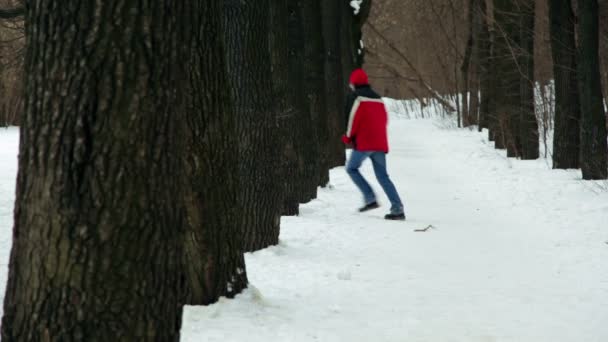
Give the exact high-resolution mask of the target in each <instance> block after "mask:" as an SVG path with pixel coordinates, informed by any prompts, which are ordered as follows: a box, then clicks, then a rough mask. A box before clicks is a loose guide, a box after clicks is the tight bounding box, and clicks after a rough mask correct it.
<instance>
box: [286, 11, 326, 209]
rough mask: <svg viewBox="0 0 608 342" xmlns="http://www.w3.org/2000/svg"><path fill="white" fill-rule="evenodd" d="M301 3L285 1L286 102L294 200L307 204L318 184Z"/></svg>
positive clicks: (317, 162) (314, 127)
mask: <svg viewBox="0 0 608 342" xmlns="http://www.w3.org/2000/svg"><path fill="white" fill-rule="evenodd" d="M304 1H308V0H294V1H289V2H288V11H289V22H288V34H289V46H288V47H289V83H290V85H291V86H290V92H289V95H290V96H289V100H290V103H291V104H292V106H293V109H294V115H295V116H296V122H297V126H298V130H297V131H296V132H294V134H295V135H297V140H296V142H295V144H296V146H295V147H296V149H297V154H298V168H299V170H300V175H299V177H298V179H297V185H296V186H297V187H298V193H297V196H298V201H299V202H300V203H307V202H309V201H310V200H311V199H313V198H316V196H317V186H318V185H319V182H318V180H319V152H318V151H319V146H318V144H317V142H316V140H315V139H316V126H315V123H314V121H313V117H312V112H311V106H310V99H309V96H310V95H309V94H308V91H309V89H308V86H307V77H308V76H307V75H306V70H305V69H304V68H303V65H304V64H305V61H306V55H305V53H306V50H305V45H306V37H305V30H304V22H303V19H304V18H303V6H304Z"/></svg>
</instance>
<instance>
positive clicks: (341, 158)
mask: <svg viewBox="0 0 608 342" xmlns="http://www.w3.org/2000/svg"><path fill="white" fill-rule="evenodd" d="M341 8H342V6H341V3H340V2H338V1H322V10H321V12H322V17H323V25H322V26H323V41H324V43H325V94H326V99H327V117H328V127H329V137H328V139H329V146H328V148H329V157H328V158H329V167H336V166H343V165H344V163H345V161H346V160H345V153H344V144H343V143H342V141H341V140H340V137H341V136H342V134H343V133H344V132H345V131H346V129H345V127H346V123H345V122H344V113H343V110H344V103H345V101H346V87H347V83H348V79H346V77H345V75H344V73H343V69H342V63H341V62H342V61H341V58H340V56H341V53H340V51H341V38H340V27H341V24H340V19H341Z"/></svg>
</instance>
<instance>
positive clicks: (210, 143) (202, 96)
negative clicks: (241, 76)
mask: <svg viewBox="0 0 608 342" xmlns="http://www.w3.org/2000/svg"><path fill="white" fill-rule="evenodd" d="M195 3H196V4H198V6H197V5H194V6H196V8H195V10H193V11H192V12H190V13H189V14H190V16H189V17H187V18H184V19H188V20H190V27H191V28H193V30H192V35H193V37H192V48H191V49H190V60H189V61H188V63H185V64H186V65H187V67H188V68H189V76H190V79H189V80H190V82H189V84H188V85H189V89H188V90H189V91H188V92H187V94H188V102H187V104H188V108H187V112H186V120H185V122H184V124H185V125H184V132H185V137H186V138H187V144H186V146H187V147H186V148H187V155H186V156H187V157H186V158H185V160H184V163H185V166H184V170H185V171H186V172H187V176H188V177H186V179H187V180H188V183H187V184H186V186H185V195H184V200H185V205H184V207H185V209H186V212H187V218H188V231H187V234H186V237H185V245H184V248H183V250H184V267H185V270H186V279H187V282H188V293H187V294H186V303H187V304H191V305H206V304H210V303H213V302H215V301H217V300H218V298H219V297H220V296H225V297H229V298H231V297H234V296H235V295H236V294H238V293H239V292H241V290H242V289H243V288H245V287H246V286H247V275H246V273H245V259H244V257H243V247H242V241H241V234H240V232H239V231H238V226H239V216H240V215H241V213H240V211H239V210H237V206H236V205H235V203H237V196H238V194H239V192H240V191H241V188H242V184H240V183H239V177H238V175H237V174H236V173H235V172H234V170H237V169H238V162H239V151H238V136H237V134H236V133H237V132H236V118H235V113H234V111H233V110H232V105H231V98H230V89H229V87H228V82H227V75H226V62H225V57H224V51H225V49H224V44H223V32H222V30H221V21H220V17H219V16H218V15H217V14H218V13H220V11H221V5H220V3H219V2H218V1H203V2H200V1H199V2H195Z"/></svg>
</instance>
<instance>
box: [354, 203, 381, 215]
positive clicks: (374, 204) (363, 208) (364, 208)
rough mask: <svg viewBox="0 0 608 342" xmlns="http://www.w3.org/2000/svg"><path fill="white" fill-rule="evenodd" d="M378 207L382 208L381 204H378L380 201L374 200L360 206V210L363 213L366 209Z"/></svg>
mask: <svg viewBox="0 0 608 342" xmlns="http://www.w3.org/2000/svg"><path fill="white" fill-rule="evenodd" d="M376 208H380V205H378V202H372V203H370V204H366V205H365V206H364V207H361V208H359V212H360V213H362V212H364V211H368V210H372V209H376Z"/></svg>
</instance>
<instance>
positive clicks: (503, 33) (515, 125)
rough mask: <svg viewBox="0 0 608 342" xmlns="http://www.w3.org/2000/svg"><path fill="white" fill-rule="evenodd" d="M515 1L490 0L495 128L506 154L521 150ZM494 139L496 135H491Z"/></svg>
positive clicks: (515, 153)
mask: <svg viewBox="0 0 608 342" xmlns="http://www.w3.org/2000/svg"><path fill="white" fill-rule="evenodd" d="M515 1H516V0H495V1H494V20H495V22H494V25H495V27H494V32H495V34H496V36H495V40H494V58H493V61H494V64H495V75H496V92H495V93H494V95H495V98H496V107H495V108H494V110H495V113H494V115H495V116H496V119H495V124H496V125H497V127H496V130H497V131H498V132H499V135H500V138H501V139H502V141H501V142H499V144H498V146H497V147H499V148H500V147H503V146H504V147H505V148H506V149H507V156H509V157H517V156H519V155H520V153H521V142H520V139H519V134H518V132H519V129H520V125H521V119H520V112H519V106H520V103H521V101H522V100H521V93H520V71H519V67H518V65H517V55H518V49H517V47H518V46H519V45H520V44H519V17H518V9H517V6H516V2H515ZM495 138H496V139H497V140H498V137H495Z"/></svg>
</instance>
